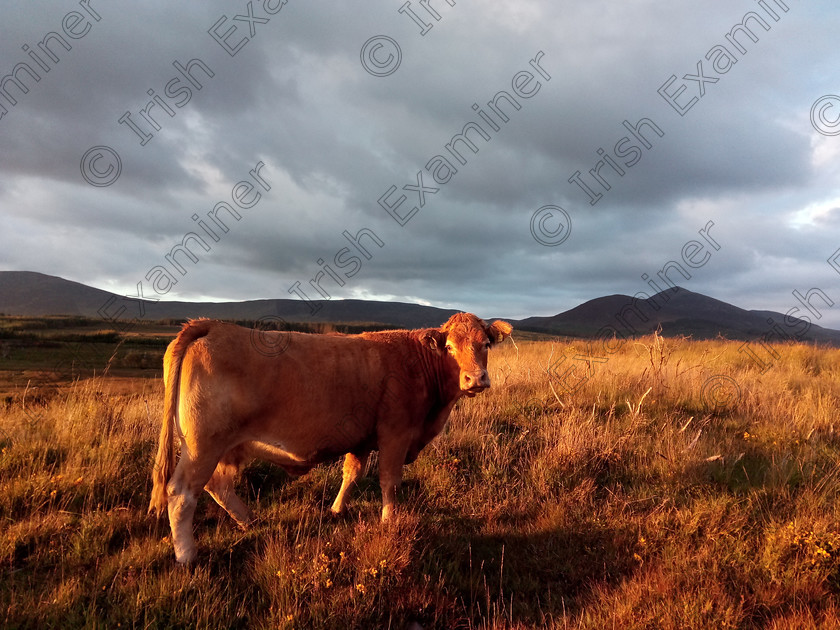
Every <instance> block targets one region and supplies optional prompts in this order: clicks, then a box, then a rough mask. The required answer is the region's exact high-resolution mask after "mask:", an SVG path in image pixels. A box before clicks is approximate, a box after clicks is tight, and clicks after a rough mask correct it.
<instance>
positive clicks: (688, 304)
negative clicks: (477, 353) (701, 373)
mask: <svg viewBox="0 0 840 630" xmlns="http://www.w3.org/2000/svg"><path fill="white" fill-rule="evenodd" d="M518 324H519V325H518V328H519V329H520V330H531V331H535V332H543V333H550V334H554V335H562V336H571V337H596V336H599V334H600V335H603V334H608V335H610V336H612V334H613V333H615V334H618V335H619V336H622V335H623V336H628V337H632V336H638V335H645V334H650V333H652V332H653V331H654V330H656V329H657V328H659V327H661V328H662V334H663V335H666V336H675V335H690V336H691V337H693V338H695V339H710V338H714V337H717V336H719V335H720V336H723V337H726V338H728V339H738V340H745V341H746V340H754V339H760V338H766V339H768V340H769V341H784V340H786V339H797V340H799V341H811V342H817V343H825V344H831V345H835V346H840V331H836V330H831V329H828V328H822V327H821V326H817V325H815V324H813V323H811V324H810V325H809V322H808V321H805V320H802V319H797V318H791V319H789V320H788V321H786V319H785V316H784V315H782V314H781V313H775V312H772V311H748V310H745V309H742V308H738V307H737V306H733V305H731V304H727V303H726V302H721V301H720V300H716V299H714V298H710V297H707V296H705V295H701V294H699V293H694V292H692V291H689V290H687V289H683V288H681V287H676V288H674V289H668V290H666V291H663V292H661V293H657V294H656V295H654V296H653V297H650V298H647V299H635V298H632V297H630V296H628V295H609V296H606V297H602V298H596V299H594V300H590V301H589V302H585V303H584V304H581V305H580V306H577V307H575V308H573V309H571V310H568V311H565V312H563V313H559V314H557V315H554V316H552V317H529V318H527V319H523V320H521V321H520V322H518Z"/></svg>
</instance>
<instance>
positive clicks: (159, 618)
mask: <svg viewBox="0 0 840 630" xmlns="http://www.w3.org/2000/svg"><path fill="white" fill-rule="evenodd" d="M77 323H78V322H77ZM176 329H177V327H175V326H173V327H171V328H167V327H166V326H162V327H161V328H160V329H156V330H147V331H144V334H142V335H139V334H138V335H135V336H134V337H131V338H118V337H114V336H110V337H107V338H106V337H103V335H106V334H107V331H101V330H90V329H83V327H79V326H77V327H76V328H73V327H72V326H68V327H66V329H64V330H62V331H56V330H51V331H46V332H44V331H42V334H40V335H39V334H36V333H31V334H32V335H33V336H30V337H25V336H18V337H17V338H15V339H16V343H15V344H13V345H12V347H11V349H10V350H9V352H8V353H7V354H6V355H5V356H4V358H3V361H5V362H6V367H8V368H9V369H8V370H7V371H6V372H5V373H6V377H4V381H3V382H4V384H5V385H4V387H5V389H4V396H3V398H0V488H2V492H0V518H2V521H3V524H4V526H3V532H4V533H3V535H2V541H0V562H2V566H3V575H4V579H3V583H2V585H0V619H2V623H3V625H4V626H6V627H20V628H28V627H144V628H146V627H152V628H154V627H160V628H165V627H196V626H203V627H226V628H227V627H243V628H244V627H266V628H268V627H280V628H371V627H377V628H379V627H382V628H396V629H401V628H409V627H412V624H419V626H420V627H422V628H426V629H428V628H492V629H496V628H499V629H501V628H517V629H518V628H557V629H560V628H563V629H565V628H592V629H596V628H597V629H600V628H611V627H616V628H630V629H636V628H639V629H641V628H673V629H675V630H676V629H678V628H680V629H681V628H772V629H781V628H831V627H838V626H840V605H838V604H840V601H838V595H840V526H838V523H840V519H838V501H837V499H838V494H840V466H838V461H840V459H838V457H840V437H838V433H837V426H836V423H837V420H836V411H837V408H838V401H840V378H839V377H840V350H836V349H832V348H823V347H819V346H815V345H812V344H803V343H794V342H786V343H772V344H769V343H768V344H763V345H758V344H755V345H752V346H745V345H744V344H743V343H742V342H736V341H727V340H723V339H719V340H706V341H699V340H691V339H685V338H663V337H662V336H660V335H658V334H653V335H649V336H645V337H642V338H639V339H633V340H626V341H624V340H613V341H614V343H613V344H612V346H610V347H609V350H610V352H609V353H605V352H604V345H603V344H602V343H599V342H594V341H589V340H579V339H578V340H575V339H556V340H526V339H523V338H522V336H520V335H518V334H517V332H516V331H514V334H513V335H514V339H513V341H507V342H505V343H504V344H503V345H502V346H500V347H499V348H498V349H495V350H493V351H492V352H491V354H490V360H489V370H490V376H491V380H492V383H493V385H492V388H491V389H490V390H488V391H487V392H485V393H483V394H481V395H480V396H478V397H476V398H474V399H465V400H462V401H461V402H459V403H458V405H457V406H456V409H455V411H454V412H453V414H452V416H451V418H450V421H449V423H448V425H447V427H446V429H445V430H444V432H443V433H442V434H441V435H440V436H438V438H437V439H436V440H434V441H433V442H432V443H431V444H430V445H429V446H428V447H427V448H426V449H425V450H424V451H422V452H421V454H420V456H419V458H418V459H417V461H416V462H415V463H414V464H412V465H410V466H407V467H406V469H405V481H404V483H403V486H402V488H401V490H400V492H399V495H398V497H399V502H398V518H397V519H396V521H395V522H394V523H391V524H387V525H383V524H381V523H380V522H379V510H380V507H381V495H380V492H379V485H378V482H377V480H376V458H375V457H373V458H372V461H371V462H370V463H369V465H368V470H367V471H365V473H366V474H365V476H364V477H363V478H362V479H361V480H360V482H359V484H358V487H357V488H356V489H355V491H354V493H353V496H352V499H351V502H350V505H349V513H348V515H347V516H346V517H343V518H331V517H330V516H329V505H330V503H331V502H332V500H333V499H334V498H335V494H336V492H337V490H338V487H339V485H340V481H341V469H340V464H339V463H333V464H330V465H323V466H320V467H318V468H316V469H315V470H313V471H311V472H310V473H308V474H307V475H305V476H303V477H297V478H295V477H290V476H288V475H286V474H285V473H284V472H283V471H282V470H280V469H279V468H277V467H274V466H271V465H269V464H265V463H262V462H254V463H252V464H250V465H249V466H248V467H246V469H245V470H244V472H243V474H242V477H241V479H240V481H239V482H238V488H239V490H240V493H241V495H242V496H243V498H244V499H245V500H246V502H247V503H248V504H249V505H250V506H251V507H252V508H253V509H254V510H255V512H256V513H257V515H258V520H257V522H256V523H255V525H254V526H253V527H252V528H251V529H250V530H248V531H247V532H241V531H239V530H238V529H237V528H236V526H235V524H234V522H233V521H232V520H231V519H230V518H229V517H228V516H227V515H226V514H225V513H223V512H222V511H221V509H220V508H218V507H217V506H216V505H215V503H213V501H212V500H210V499H209V497H205V498H203V499H202V500H201V501H200V502H199V508H198V511H197V514H196V524H195V534H196V538H197V541H198V547H199V557H198V561H197V563H196V564H195V565H194V566H192V567H189V568H184V567H179V566H176V564H175V561H174V555H173V552H172V545H171V536H170V535H169V531H168V529H169V528H168V524H167V523H165V522H160V523H158V522H156V521H154V520H151V519H150V518H148V517H147V515H146V507H147V505H148V498H149V491H150V489H151V480H150V473H151V468H152V462H153V456H154V450H155V446H156V439H157V434H158V431H159V428H160V422H161V417H162V408H163V387H162V383H161V381H160V378H159V372H160V363H159V362H157V361H158V358H159V356H161V355H162V348H164V347H165V344H166V341H167V340H168V339H169V338H171V335H172V334H174V332H173V331H174V330H176ZM24 332H25V331H23V330H21V329H18V330H17V333H18V334H19V335H23V333H24ZM27 334H30V333H27ZM62 335H63V336H62ZM46 337H50V339H46ZM10 338H13V337H9V336H7V337H6V339H10ZM17 342H20V343H17ZM30 342H31V343H30ZM45 344H46V345H45ZM50 344H54V345H50ZM99 345H102V347H101V348H98V347H97V346H99ZM745 347H747V350H748V351H745ZM71 348H75V350H73V351H72V352H71ZM83 349H87V351H89V353H90V354H88V355H86V356H88V357H92V356H96V357H97V361H100V360H101V359H102V358H103V357H104V361H102V362H101V363H98V364H97V365H102V366H105V368H104V369H100V370H98V371H97V372H96V374H95V375H89V374H87V373H85V374H81V373H80V372H79V369H78V366H77V365H76V364H75V363H74V362H73V361H72V360H70V361H69V363H68V359H70V358H71V357H72V356H79V353H80V352H81V350H83ZM94 350H96V352H94ZM50 365H52V366H56V365H61V366H63V367H64V368H65V369H64V371H62V372H60V374H59V375H60V378H59V377H57V376H53V378H52V380H50V379H49V378H47V377H46V376H45V375H46V374H47V373H48V372H49V369H50V368H49V366H50ZM68 365H69V367H67V366H68ZM0 367H2V364H0ZM38 378H40V379H41V380H40V381H39V380H38ZM414 627H415V628H416V626H414Z"/></svg>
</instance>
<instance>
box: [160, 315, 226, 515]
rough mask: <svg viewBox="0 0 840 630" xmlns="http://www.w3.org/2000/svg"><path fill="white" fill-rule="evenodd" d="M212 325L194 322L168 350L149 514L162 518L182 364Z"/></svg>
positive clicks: (172, 460) (172, 461)
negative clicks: (189, 348)
mask: <svg viewBox="0 0 840 630" xmlns="http://www.w3.org/2000/svg"><path fill="white" fill-rule="evenodd" d="M212 324H213V322H212V321H211V320H206V319H198V320H191V321H189V322H187V323H186V324H184V327H183V328H182V329H181V332H180V333H178V336H177V337H176V338H175V340H174V341H173V342H172V343H170V344H169V347H168V348H167V349H166V355H165V356H164V358H163V383H164V388H165V392H164V406H163V424H162V425H161V428H160V438H159V440H158V450H157V457H155V465H154V468H153V469H152V498H151V501H150V502H149V512H150V513H155V515H156V516H157V517H158V518H160V517H162V516H163V515H164V514H166V511H167V492H166V484H167V483H169V479H170V478H171V477H172V473H173V471H174V470H175V445H174V444H173V440H174V435H173V434H174V431H175V423H176V422H178V392H179V390H180V386H181V363H182V361H183V359H184V354H185V353H186V351H187V348H188V347H189V345H190V344H191V343H192V342H193V341H195V340H196V339H200V338H201V337H204V336H206V335H207V333H208V332H210V328H211V325H212Z"/></svg>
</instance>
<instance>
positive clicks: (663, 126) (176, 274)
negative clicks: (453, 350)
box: [0, 0, 840, 328]
mask: <svg viewBox="0 0 840 630" xmlns="http://www.w3.org/2000/svg"><path fill="white" fill-rule="evenodd" d="M450 1H453V3H454V6H451V5H450V3H449V2H450ZM0 12H2V19H0V77H2V79H0V114H2V117H0V146H2V151H0V212H2V218H3V227H4V229H3V230H0V269H4V270H31V271H40V272H43V273H47V274H52V275H57V276H61V277H64V278H67V279H70V280H74V281H78V282H83V283H85V284H89V285H92V286H96V287H99V288H102V289H106V290H110V291H114V292H116V293H120V294H126V295H135V294H137V286H138V283H140V285H141V290H142V291H143V292H144V295H146V296H147V297H157V298H160V299H183V300H214V301H218V300H245V299H255V298H269V297H299V298H305V299H317V298H323V297H326V296H327V295H328V296H329V298H330V299H340V298H348V297H355V298H373V299H388V300H400V301H410V302H420V303H424V304H432V305H437V306H443V307H452V308H459V309H465V310H471V311H474V312H476V313H478V314H480V315H482V316H485V317H492V316H507V317H524V316H529V315H551V314H555V313H558V312H561V311H564V310H567V309H569V308H572V307H574V306H576V305H578V304H580V303H581V302H583V301H585V300H588V299H592V298H595V297H599V296H602V295H608V294H613V293H623V294H630V295H632V294H636V293H638V292H640V291H646V292H648V293H651V292H652V289H651V287H650V286H649V281H650V282H652V283H653V284H654V285H655V286H659V287H662V288H665V287H666V286H668V285H667V283H666V281H670V282H675V283H678V284H680V285H682V286H685V287H686V288H688V289H690V290H692V291H697V292H700V293H704V294H707V295H710V296H712V297H716V298H718V299H722V300H725V301H728V302H731V303H734V304H736V305H739V306H742V307H745V308H760V309H772V310H777V311H781V312H783V313H784V312H787V311H789V310H790V309H792V308H794V307H800V312H798V313H797V314H798V315H800V316H802V315H807V314H808V313H807V312H806V311H805V310H804V307H802V306H801V304H800V302H799V301H797V297H796V295H795V294H794V293H793V292H794V291H797V292H798V294H799V295H800V296H804V297H806V299H807V300H808V301H810V303H811V309H812V315H814V317H813V318H812V319H813V321H814V322H815V323H819V324H822V325H828V326H833V327H838V328H840V271H838V270H840V254H838V253H837V252H838V249H840V178H838V175H840V135H832V134H838V132H840V125H838V119H840V97H838V96H836V95H837V94H840V82H839V81H838V76H839V75H838V71H837V68H838V67H840V49H838V47H837V32H838V26H840V8H838V7H837V4H836V2H835V1H834V0H812V1H811V2H801V1H800V0H785V1H784V2H783V1H782V0H761V1H760V2H756V1H753V0H739V1H736V2H733V1H732V0H726V1H723V0H709V1H705V2H687V1H682V0H679V1H676V2H664V1H659V2H656V1H651V0H633V1H632V2H617V1H611V2H608V1H606V0H588V1H586V2H582V1H578V2H572V1H569V0H562V1H560V2H557V1H551V2H549V0H520V1H517V2H516V3H499V2H486V1H485V2H468V1H466V0H457V2H454V0H431V3H428V4H427V5H426V6H422V5H421V4H420V3H419V2H415V1H414V0H412V1H411V2H405V3H404V2H403V1H402V0H397V1H393V2H391V1H384V0H383V1H370V2H365V3H364V4H362V3H358V2H354V3H336V2H326V1H310V2H302V1H298V0H288V2H285V3H284V4H281V2H279V1H277V0H274V1H269V2H266V3H263V2H262V1H261V0H254V1H253V2H245V1H241V2H221V1H206V0H205V1H202V2H198V1H187V2H178V3H172V2H162V1H159V0H153V1H149V2H143V3H137V2H127V1H122V0H118V1H112V2H105V1H104V0H82V2H75V3H74V2H69V1H65V2H57V1H55V0H51V1H50V2H46V1H42V0H26V1H25V2H24V1H19V2H11V3H5V4H4V5H3V8H2V9H0ZM742 25H745V26H746V27H747V28H746V29H744V28H743V27H742ZM754 39H755V40H757V41H753V40H754ZM67 48H69V50H68V49H67ZM36 79H37V80H36ZM461 134H463V135H461ZM403 197H404V198H403ZM389 207H390V209H389ZM415 208H416V210H415ZM345 233H346V234H345ZM348 237H349V239H348ZM351 240H354V241H356V242H355V243H352V242H351ZM835 257H836V258H837V259H835ZM829 260H833V261H834V267H836V269H835V268H834V267H832V265H831V264H830V262H829ZM663 270H664V272H663ZM686 276H687V277H686ZM814 289H816V290H817V291H813V290H814ZM826 298H827V299H828V300H830V301H831V302H834V306H833V308H832V307H830V306H829V304H828V302H827V301H826ZM815 315H819V316H820V318H819V319H816V317H815Z"/></svg>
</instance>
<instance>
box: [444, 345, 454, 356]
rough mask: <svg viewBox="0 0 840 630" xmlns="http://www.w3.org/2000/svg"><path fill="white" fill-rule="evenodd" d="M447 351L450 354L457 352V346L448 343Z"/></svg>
mask: <svg viewBox="0 0 840 630" xmlns="http://www.w3.org/2000/svg"><path fill="white" fill-rule="evenodd" d="M446 351H447V352H448V353H449V354H455V346H453V345H452V344H446Z"/></svg>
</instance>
